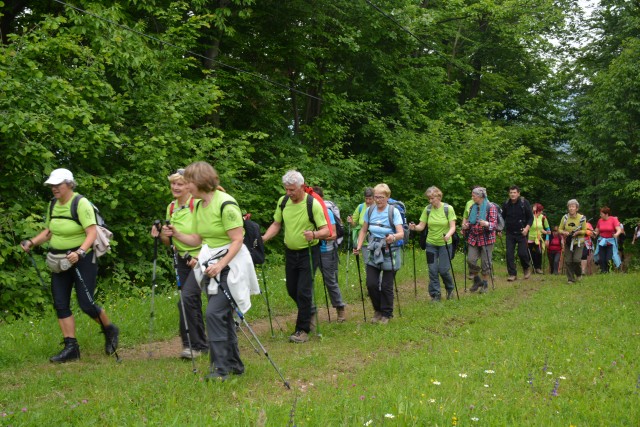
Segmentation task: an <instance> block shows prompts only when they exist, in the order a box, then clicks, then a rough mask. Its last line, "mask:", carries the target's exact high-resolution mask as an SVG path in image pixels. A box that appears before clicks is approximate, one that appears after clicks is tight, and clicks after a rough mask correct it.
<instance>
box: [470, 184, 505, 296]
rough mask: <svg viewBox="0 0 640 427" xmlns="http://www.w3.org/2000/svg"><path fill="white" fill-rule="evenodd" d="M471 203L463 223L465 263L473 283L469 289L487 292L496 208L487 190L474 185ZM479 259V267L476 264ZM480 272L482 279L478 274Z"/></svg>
mask: <svg viewBox="0 0 640 427" xmlns="http://www.w3.org/2000/svg"><path fill="white" fill-rule="evenodd" d="M471 199H472V200H473V205H472V206H471V209H470V211H469V220H468V222H467V223H466V224H465V225H466V228H467V230H468V233H467V248H468V251H469V253H468V255H467V264H468V265H469V272H470V273H471V274H472V275H473V285H472V286H471V289H470V291H471V292H476V291H477V290H480V293H484V292H487V289H488V288H489V285H488V280H489V278H491V276H492V274H493V271H492V256H493V246H494V244H495V242H496V227H497V225H498V215H499V214H498V208H497V207H496V205H495V204H493V203H491V202H489V199H488V198H487V190H486V189H485V188H484V187H476V188H474V189H473V190H472V191H471ZM478 259H480V267H478V266H477V263H478ZM480 273H482V279H481V278H480V276H479V274H480Z"/></svg>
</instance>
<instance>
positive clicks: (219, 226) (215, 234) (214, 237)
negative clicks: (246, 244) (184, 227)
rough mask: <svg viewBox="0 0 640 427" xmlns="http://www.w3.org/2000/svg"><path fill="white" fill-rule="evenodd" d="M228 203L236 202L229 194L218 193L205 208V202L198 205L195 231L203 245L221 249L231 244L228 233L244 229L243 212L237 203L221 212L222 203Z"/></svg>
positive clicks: (195, 210)
mask: <svg viewBox="0 0 640 427" xmlns="http://www.w3.org/2000/svg"><path fill="white" fill-rule="evenodd" d="M226 201H231V202H234V203H235V202H236V200H235V199H234V198H233V197H231V196H230V195H228V194H227V193H224V192H222V191H216V192H214V193H213V198H212V199H211V202H210V203H209V204H208V205H207V206H203V205H204V202H200V203H198V204H196V208H195V209H194V213H195V219H196V223H195V227H194V231H195V233H196V234H199V235H200V237H202V244H203V245H204V244H207V245H209V247H210V248H219V247H220V246H224V245H227V244H229V243H231V239H230V238H229V236H228V235H227V231H229V230H231V229H234V228H237V227H243V225H244V221H243V219H242V212H241V211H240V207H238V205H237V203H236V204H227V205H225V207H224V212H222V211H221V206H222V203H223V202H226ZM243 233H244V230H243Z"/></svg>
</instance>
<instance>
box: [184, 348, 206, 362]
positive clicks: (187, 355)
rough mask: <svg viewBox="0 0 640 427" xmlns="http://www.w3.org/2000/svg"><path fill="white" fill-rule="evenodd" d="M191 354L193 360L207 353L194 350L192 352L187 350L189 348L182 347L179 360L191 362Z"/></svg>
mask: <svg viewBox="0 0 640 427" xmlns="http://www.w3.org/2000/svg"><path fill="white" fill-rule="evenodd" d="M192 353H193V358H194V359H197V358H198V357H200V356H202V355H205V354H207V353H208V351H207V350H196V349H195V348H194V349H193V350H189V347H184V348H183V349H182V353H180V358H181V359H187V360H191V354H192Z"/></svg>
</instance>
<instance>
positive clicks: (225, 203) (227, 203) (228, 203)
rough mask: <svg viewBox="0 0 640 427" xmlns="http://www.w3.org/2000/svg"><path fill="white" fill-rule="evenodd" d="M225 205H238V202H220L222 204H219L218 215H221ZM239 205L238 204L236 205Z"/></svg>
mask: <svg viewBox="0 0 640 427" xmlns="http://www.w3.org/2000/svg"><path fill="white" fill-rule="evenodd" d="M227 205H236V206H238V204H237V203H236V202H234V201H233V200H227V201H226V202H222V205H220V216H222V211H224V207H225V206H227ZM238 207H240V206H238Z"/></svg>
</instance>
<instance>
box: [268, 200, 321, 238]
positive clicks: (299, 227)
mask: <svg viewBox="0 0 640 427" xmlns="http://www.w3.org/2000/svg"><path fill="white" fill-rule="evenodd" d="M307 197H312V196H310V195H309V194H305V198H303V199H302V201H300V202H298V203H293V202H292V201H291V199H289V200H287V204H286V205H285V206H284V211H283V210H282V209H280V204H281V203H282V200H283V199H284V196H282V197H280V199H279V200H278V206H277V207H276V211H275V213H274V214H273V220H274V221H275V222H279V223H283V222H284V244H285V245H286V246H287V248H289V249H292V250H300V249H305V248H308V247H309V246H315V245H317V244H318V242H319V240H318V239H316V240H312V241H311V242H308V241H307V239H305V238H304V232H305V231H307V230H315V227H314V226H313V224H312V223H311V221H309V214H308V213H307ZM312 213H313V219H314V220H315V222H316V225H317V226H318V228H320V227H322V226H323V225H327V219H326V218H325V217H324V211H323V210H322V206H321V205H320V202H318V201H317V200H316V199H313V205H312ZM283 220H284V221H283Z"/></svg>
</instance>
